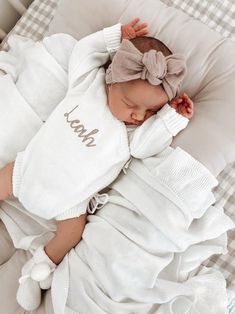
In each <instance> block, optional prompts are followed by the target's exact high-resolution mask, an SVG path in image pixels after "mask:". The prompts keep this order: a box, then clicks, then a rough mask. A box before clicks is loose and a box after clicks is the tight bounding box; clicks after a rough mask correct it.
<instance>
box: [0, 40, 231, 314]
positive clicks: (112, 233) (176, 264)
mask: <svg viewBox="0 0 235 314" xmlns="http://www.w3.org/2000/svg"><path fill="white" fill-rule="evenodd" d="M69 45H70V46H69V47H72V46H73V43H72V42H70V43H69ZM57 47H58V46H57ZM40 49H41V48H40ZM47 51H48V49H47ZM66 51H67V53H68V51H70V50H69V49H68V50H66ZM44 52H45V51H44ZM48 53H49V52H48ZM49 54H50V53H49ZM50 55H51V56H52V54H50ZM62 59H63V58H61V59H60V60H62ZM65 59H66V58H65ZM65 59H64V60H65ZM65 67H66V66H65ZM13 69H15V67H14V66H13ZM3 70H5V71H6V72H7V73H9V75H7V76H5V77H2V78H1V81H0V92H1V93H4V86H8V88H10V89H11V90H12V95H14V98H13V100H11V97H9V95H8V96H7V97H6V100H7V101H8V104H9V106H10V105H11V106H12V107H9V108H12V110H16V109H15V108H16V107H15V102H16V101H20V104H21V108H25V112H26V113H27V112H28V114H29V117H30V118H32V119H31V120H30V119H29V120H28V121H31V123H32V127H29V129H28V130H29V132H28V133H27V132H26V133H25V134H26V136H25V137H24V140H23V141H22V142H21V143H20V144H19V143H18V142H17V141H16V140H15V137H16V136H17V134H18V133H17V132H20V130H21V129H20V128H23V129H24V128H26V129H27V125H28V122H27V123H24V122H25V120H24V119H23V118H22V120H21V123H22V125H20V124H19V128H18V129H16V128H15V126H14V125H11V126H9V132H10V131H11V134H12V137H11V138H10V140H9V141H8V142H7V143H5V145H7V146H6V150H3V149H2V147H1V154H2V153H4V154H3V155H1V156H0V166H1V165H4V164H5V163H6V162H7V161H8V159H9V158H10V156H11V157H12V156H14V154H15V153H16V152H17V151H19V147H21V149H23V148H24V145H25V144H27V136H28V138H30V137H32V135H33V134H34V132H37V130H38V129H39V128H40V126H41V125H42V120H43V115H41V116H40V115H39V113H35V112H34V110H33V109H32V107H31V106H29V99H28V98H27V99H26V97H25V98H24V97H22V94H21V93H23V92H22V90H23V89H20V90H21V92H19V87H17V86H16V85H17V83H16V80H14V73H13V72H14V71H13V72H11V74H10V70H11V69H10V68H8V69H7V68H5V69H3ZM53 71H56V65H55V67H53V70H52V72H53ZM53 73H54V72H53ZM56 73H57V74H58V73H59V72H56ZM62 76H63V75H60V74H58V75H57V76H56V77H57V78H58V77H59V78H58V80H56V84H57V83H58V81H60V79H61V78H62ZM62 81H63V79H62ZM4 84H8V85H4ZM65 89H66V88H65ZM23 96H24V95H23ZM57 97H58V101H59V99H60V97H63V95H62V94H60V95H57ZM45 99H46V97H45ZM0 105H4V104H3V102H2V103H0ZM55 105H56V103H55V101H54V100H53V101H52V102H51V107H50V110H53V106H55ZM4 108H6V107H4ZM30 108H31V109H30ZM12 112H13V111H12ZM12 112H11V113H10V114H12ZM20 112H21V110H18V114H20ZM45 112H46V111H45ZM45 112H44V113H45ZM10 114H9V116H5V119H9V117H10ZM14 114H16V111H15V112H14ZM47 114H49V110H48V111H47V112H46V113H45V117H46V115H47ZM0 119H1V117H0ZM17 127H18V126H17ZM13 131H14V132H13ZM0 134H1V133H0ZM13 143H14V145H13ZM18 144H19V145H18ZM5 151H6V152H7V153H5ZM6 154H7V155H6ZM216 184H217V181H216V179H215V178H214V177H213V176H212V175H211V174H210V172H209V171H208V170H207V169H206V168H205V167H204V166H203V165H202V164H200V163H199V162H197V161H196V160H195V159H193V158H192V157H191V156H190V155H188V154H187V153H186V152H185V151H183V150H181V149H180V148H177V149H175V150H174V149H172V148H170V147H169V148H167V149H166V150H164V151H163V152H162V153H160V154H158V155H155V156H153V157H150V158H146V159H144V160H143V161H141V160H132V162H131V164H130V168H129V169H128V170H127V173H126V174H121V175H120V176H119V178H118V179H117V180H116V181H115V182H114V183H113V184H112V185H111V188H112V189H111V191H110V192H109V195H110V198H109V203H107V204H106V205H105V206H104V207H103V208H102V209H101V210H99V211H98V212H97V214H96V215H92V216H89V218H88V223H87V225H86V227H85V230H84V233H83V240H82V241H81V242H80V243H79V244H78V245H77V246H76V247H75V248H74V249H72V250H71V251H70V252H69V254H67V256H66V257H65V258H64V260H63V261H62V263H61V264H60V265H59V266H58V268H57V269H56V271H55V273H54V279H53V283H52V298H53V306H54V310H55V313H56V314H60V313H61V314H62V313H83V314H91V313H92V314H93V313H96V314H99V313H103V314H104V313H112V314H131V313H135V314H147V313H148V314H152V313H157V314H161V313H162V314H168V313H174V314H184V313H185V314H186V313H190V314H196V313H198V314H199V313H200V314H204V313H205V314H210V313H211V314H217V313H218V314H222V313H227V296H226V282H225V279H224V278H223V276H222V274H221V273H220V272H219V271H214V270H213V271H212V270H210V269H207V268H201V267H200V264H201V263H202V262H203V261H204V260H205V259H207V258H208V257H209V256H211V255H213V254H221V253H222V254H226V252H227V234H226V232H227V231H228V230H230V229H232V228H234V224H233V222H232V220H231V219H230V218H229V217H227V216H226V215H225V214H224V212H223V209H222V208H217V207H215V206H213V203H214V201H215V199H214V196H213V193H212V189H213V187H214V186H215V185H216ZM1 207H2V210H1V211H0V218H1V219H2V220H3V222H4V223H5V225H6V227H7V229H8V231H9V233H10V235H11V237H12V239H13V242H14V245H15V247H16V248H22V249H25V250H30V251H34V250H35V248H37V247H38V246H39V245H41V244H45V243H47V241H48V240H49V239H50V238H51V237H52V236H53V234H54V231H55V222H54V221H45V220H43V219H40V218H38V217H36V216H34V215H32V214H29V213H28V212H26V211H25V210H24V208H23V207H22V206H21V205H20V203H19V202H18V201H17V200H16V199H13V198H12V199H10V200H8V201H7V202H4V203H2V204H1Z"/></svg>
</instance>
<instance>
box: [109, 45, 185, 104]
mask: <svg viewBox="0 0 235 314" xmlns="http://www.w3.org/2000/svg"><path fill="white" fill-rule="evenodd" d="M185 75H186V62H185V58H184V56H183V55H181V54H171V55H169V56H167V57H165V56H164V55H163V53H162V52H161V51H156V50H154V49H151V50H150V51H148V52H145V53H141V52H140V51H139V50H138V49H137V48H136V47H135V46H134V45H133V44H132V42H131V41H129V40H127V39H123V41H122V44H121V46H120V48H119V49H118V51H117V52H116V54H115V56H114V57H113V61H112V63H111V64H110V65H109V67H108V69H107V71H106V77H105V79H106V83H107V84H112V83H119V82H127V81H131V80H136V79H142V80H148V81H149V83H150V84H152V85H160V84H162V85H163V88H164V90H165V92H166V93H167V95H168V98H169V100H171V99H173V98H174V97H175V96H176V95H177V93H178V90H179V87H180V84H181V82H182V81H183V78H184V77H185Z"/></svg>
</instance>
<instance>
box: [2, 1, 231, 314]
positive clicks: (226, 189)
mask: <svg viewBox="0 0 235 314" xmlns="http://www.w3.org/2000/svg"><path fill="white" fill-rule="evenodd" d="M35 2H36V1H35ZM229 167H230V168H229ZM229 167H228V168H227V169H226V170H225V171H224V172H223V173H222V174H221V175H220V177H219V181H220V184H219V186H218V187H217V189H216V191H217V192H216V193H217V194H216V196H217V203H216V204H215V207H218V208H220V206H221V205H225V208H226V206H227V210H228V212H229V210H230V211H232V208H233V204H234V197H233V193H234V184H233V182H234V177H235V176H234V168H232V167H231V166H229ZM130 171H132V170H130ZM226 171H229V173H228V174H227V173H226ZM133 177H134V180H133V183H134V182H136V180H137V178H138V175H137V176H135V174H133ZM137 181H138V180H137ZM122 182H123V178H121V179H120V189H121V186H122ZM129 183H130V182H129ZM125 184H126V183H123V186H124V187H125ZM142 184H143V186H145V187H146V183H145V182H144V180H143V182H142ZM117 186H118V185H117ZM147 186H148V184H147ZM148 188H151V189H152V186H151V187H149V186H148ZM133 189H134V185H133ZM125 190H126V189H125ZM112 193H113V196H114V200H115V201H111V205H110V206H111V207H110V208H112V207H114V208H115V209H117V207H118V210H123V207H124V208H126V209H127V210H126V212H127V213H132V214H133V213H134V212H135V210H137V209H136V208H135V209H133V204H130V201H129V200H128V201H127V200H126V198H125V197H124V196H123V195H122V194H120V191H118V190H117V188H116V189H115V185H114V187H113V192H112ZM112 193H111V194H112ZM208 193H209V191H208ZM113 196H112V197H113ZM115 197H116V198H115ZM128 197H129V196H128ZM128 197H127V198H128ZM117 199H118V201H117ZM111 200H113V198H111ZM119 203H121V206H120V204H119ZM123 205H124V206H123ZM217 205H219V206H217ZM19 206H20V205H19V204H18V203H17V201H16V200H12V201H11V202H9V203H8V204H7V203H6V204H3V205H2V207H3V208H4V212H6V213H7V216H9V217H10V216H11V215H15V214H14V213H15V210H14V207H19ZM134 207H135V206H134ZM106 208H107V207H106ZM137 208H138V207H137ZM21 210H22V214H21V213H19V215H18V216H17V219H18V221H20V220H22V223H23V222H24V224H23V226H24V229H23V230H22V229H21V230H18V231H19V234H21V236H22V238H25V239H26V238H27V240H26V241H19V242H21V243H18V242H15V245H16V247H21V246H22V245H23V246H24V247H25V248H26V249H27V248H28V247H29V245H30V244H29V243H33V244H32V245H37V240H38V239H39V238H38V237H37V236H36V237H35V239H37V240H36V241H35V242H31V240H32V230H31V231H30V232H31V235H30V236H27V237H25V235H26V234H27V232H29V231H27V227H26V225H28V224H27V223H26V222H29V226H30V225H31V226H32V225H33V226H34V228H36V229H37V233H38V234H41V237H40V239H41V240H40V241H45V238H46V239H47V236H50V235H51V234H50V233H49V232H47V231H48V229H50V230H54V229H53V222H50V225H49V227H48V226H47V228H46V230H45V229H44V227H45V222H41V221H40V220H39V219H38V218H37V217H32V218H30V217H27V218H26V216H25V212H24V210H23V209H22V208H21ZM137 211H138V210H137ZM219 213H220V214H222V211H221V210H217V211H216V214H218V217H219ZM106 214H109V209H108V210H107V209H106V210H105V208H104V209H103V211H100V212H99V213H98V214H97V219H98V221H99V219H101V220H102V219H103V220H107V216H106ZM114 214H115V212H114ZM138 214H139V211H138ZM146 214H147V213H146V212H144V213H141V217H143V218H144V219H146V218H145V215H146ZM127 216H128V214H127ZM9 217H7V218H6V219H10V220H11V219H12V218H11V217H10V218H9ZM94 218H95V217H93V218H91V219H94ZM118 218H120V217H117V221H118ZM135 218H136V217H135ZM95 219H96V218H95ZM124 220H125V219H124ZM90 222H92V220H91V221H90ZM94 224H95V222H94ZM42 225H43V226H44V227H42ZM36 226H37V227H36ZM88 226H89V225H88ZM133 226H134V224H133ZM89 228H90V227H89ZM212 228H214V226H213V227H212ZM212 228H211V229H212ZM209 229H210V228H209ZM34 230H35V229H34ZM114 230H115V228H114ZM9 231H10V230H9ZM207 231H208V232H209V231H210V230H207ZM12 232H13V231H12ZM14 232H15V231H14ZM14 232H13V233H14ZM29 234H30V233H29ZM87 234H88V233H86V235H87ZM151 235H152V234H151ZM229 235H230V241H229V244H230V245H231V247H232V245H233V244H232V236H233V235H234V232H233V231H232V230H231V231H230V233H229ZM152 236H153V235H152ZM44 237H45V238H44ZM217 240H218V239H217ZM220 240H221V239H220ZM225 242H226V241H225V238H223V241H222V242H220V248H219V245H217V252H215V251H213V250H212V251H211V254H213V253H215V254H219V253H226V249H225ZM22 243H23V244H22ZM221 243H223V245H224V247H223V245H221ZM207 244H208V247H209V245H210V241H209V242H208V243H207ZM211 246H213V249H214V250H215V247H216V245H215V246H214V245H211ZM32 247H33V246H32ZM208 247H207V248H208ZM222 247H223V249H222ZM78 250H79V248H76V250H75V251H71V254H70V256H68V258H70V257H71V256H72V257H71V260H70V263H71V270H74V271H76V268H74V267H75V264H74V262H72V260H73V258H74V261H77V257H76V255H77V251H78ZM78 255H79V254H78ZM186 255H187V254H186ZM226 256H227V257H228V258H229V254H226V255H224V256H223V257H220V258H219V257H218V256H216V258H215V257H213V258H211V259H210V260H209V259H208V263H206V262H204V264H205V265H206V264H208V265H209V266H213V265H214V266H216V264H217V265H220V264H222V261H223V259H224V258H226ZM82 257H83V259H84V256H82ZM78 260H79V261H81V260H82V258H81V257H80V256H79V258H78ZM68 262H69V260H68V259H67V258H66V259H65V261H64V263H65V264H66V263H68ZM199 264H200V263H198V264H196V266H199ZM224 264H225V263H224ZM169 265H171V264H169ZM172 265H174V263H173V264H172ZM194 267H195V264H194ZM61 268H62V270H63V271H64V273H66V272H67V271H66V267H65V268H64V267H62V266H61ZM169 268H170V267H169ZM201 268H202V274H203V271H204V270H203V267H201ZM226 268H227V269H226ZM174 269H175V268H174ZM195 269H197V271H198V272H199V273H200V271H199V269H200V268H198V267H195ZM220 270H222V271H223V270H224V274H225V276H226V273H227V271H230V275H229V276H230V278H229V276H228V275H227V277H228V282H227V283H228V288H229V287H230V288H232V287H233V275H232V269H231V268H230V267H229V265H226V266H224V269H223V268H222V269H220ZM163 274H164V271H163ZM165 275H166V276H170V275H172V273H171V272H170V271H169V269H166V272H165ZM194 275H195V274H193V272H192V273H190V271H189V272H188V276H189V278H190V276H192V277H193V276H194ZM197 275H198V274H197ZM204 275H205V274H204ZM210 276H211V277H210ZM213 276H214V277H213ZM163 277H164V276H163ZM186 277H187V276H186ZM209 277H210V278H216V280H218V281H217V282H219V281H220V280H221V285H222V286H223V285H224V281H223V278H222V277H221V276H220V275H218V273H216V272H213V270H212V271H211V274H210V271H209ZM197 278H198V279H199V277H197ZM204 278H205V277H204ZM57 280H60V278H59V279H58V277H57ZM191 283H192V281H191ZM77 284H78V282H77V281H73V285H74V288H75V287H76V288H77V286H76V285H77ZM55 285H56V280H55ZM182 286H184V285H183V284H182ZM183 290H184V289H183ZM73 291H75V290H73V288H72V286H71V290H70V291H69V295H70V297H71V294H73ZM184 291H185V290H184ZM231 291H232V290H231ZM191 292H192V290H191ZM215 293H216V292H215ZM223 296H224V297H225V295H223ZM231 296H232V293H231ZM54 297H55V296H54ZM62 300H63V301H64V300H65V299H63V298H61V299H60V300H59V299H58V303H57V304H58V306H60V305H61V304H62V303H60V302H63V301H62ZM221 300H222V299H221ZM183 301H184V302H183V303H184V304H188V305H189V304H190V302H188V300H187V299H183ZM179 303H180V302H179ZM170 304H172V305H173V304H175V305H174V306H175V308H174V307H173V309H176V308H177V302H175V303H174V302H172V303H169V302H168V303H166V305H162V309H166V307H167V306H168V307H169V306H170ZM63 305H65V304H63ZM67 306H68V307H69V306H70V305H68V304H67ZM164 306H165V308H164ZM221 306H222V307H224V304H223V302H222V301H221ZM73 308H74V307H73ZM168 310H169V308H168ZM58 313H59V312H58ZM97 313H98V312H97ZM123 313H124V312H123ZM127 313H129V312H127ZM144 313H146V312H144ZM159 313H161V312H159ZM163 313H167V312H164V311H163ZM173 313H174V312H173ZM207 313H210V312H207ZM211 313H212V312H211ZM213 313H216V312H215V311H214V312H213ZM218 313H223V312H218Z"/></svg>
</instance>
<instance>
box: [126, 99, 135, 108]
mask: <svg viewBox="0 0 235 314" xmlns="http://www.w3.org/2000/svg"><path fill="white" fill-rule="evenodd" d="M123 102H124V104H126V105H127V107H129V108H135V106H132V105H129V104H128V103H126V102H125V101H124V100H123Z"/></svg>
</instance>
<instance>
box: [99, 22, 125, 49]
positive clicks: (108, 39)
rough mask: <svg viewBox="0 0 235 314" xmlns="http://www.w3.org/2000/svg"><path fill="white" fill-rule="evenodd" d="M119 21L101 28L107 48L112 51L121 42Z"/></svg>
mask: <svg viewBox="0 0 235 314" xmlns="http://www.w3.org/2000/svg"><path fill="white" fill-rule="evenodd" d="M121 26H122V24H121V23H118V24H116V25H114V26H111V27H106V28H104V29H103V33H104V39H105V43H106V46H107V50H108V51H109V52H110V53H112V52H115V51H117V50H118V48H119V47H120V43H121Z"/></svg>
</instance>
